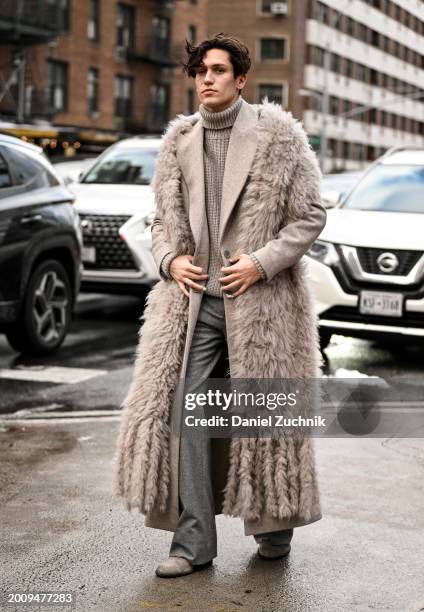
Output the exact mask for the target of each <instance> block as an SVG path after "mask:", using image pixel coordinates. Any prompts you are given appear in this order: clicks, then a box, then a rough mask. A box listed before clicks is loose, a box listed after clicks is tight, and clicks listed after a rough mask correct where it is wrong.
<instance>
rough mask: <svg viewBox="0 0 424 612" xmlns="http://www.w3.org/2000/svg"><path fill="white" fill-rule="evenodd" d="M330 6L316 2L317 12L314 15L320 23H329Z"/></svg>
mask: <svg viewBox="0 0 424 612" xmlns="http://www.w3.org/2000/svg"><path fill="white" fill-rule="evenodd" d="M329 10H330V9H329V8H328V6H326V5H325V4H323V3H322V2H316V3H315V14H314V17H315V19H316V20H317V21H319V22H320V23H327V22H328V20H329Z"/></svg>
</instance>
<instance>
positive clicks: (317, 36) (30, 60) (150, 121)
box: [0, 0, 424, 169]
mask: <svg viewBox="0 0 424 612" xmlns="http://www.w3.org/2000/svg"><path fill="white" fill-rule="evenodd" d="M19 7H21V8H23V13H22V15H21V17H20V28H19V31H17V29H16V23H17V21H16V15H17V11H18V10H19ZM40 7H41V9H44V12H43V11H41V9H40ZM40 11H41V12H40ZM219 31H224V32H231V33H233V34H236V35H238V36H239V37H240V38H242V39H243V40H244V41H245V42H246V43H247V44H248V46H249V48H250V49H251V53H252V59H253V67H252V71H251V73H250V74H249V79H248V83H247V86H246V88H245V90H244V96H245V98H246V99H247V100H248V101H249V102H258V101H260V100H261V99H262V98H263V97H264V96H268V98H269V99H271V100H274V101H276V102H278V103H281V104H282V105H283V106H284V107H285V108H287V109H289V110H291V111H292V112H293V114H294V115H295V116H296V117H298V118H300V119H302V120H303V121H304V125H305V128H306V130H307V132H308V133H309V135H310V137H311V141H312V142H313V143H314V146H316V148H319V147H320V142H322V140H323V135H325V139H324V141H325V142H327V143H328V153H329V158H330V159H331V163H330V164H329V168H326V169H330V167H332V168H335V169H343V168H356V167H360V166H362V165H364V164H365V163H367V162H369V161H371V160H373V159H375V157H377V156H378V155H379V154H380V153H381V152H382V151H383V150H385V149H386V148H387V147H389V146H392V145H421V146H422V145H424V2H423V1H422V0H368V1H365V0H283V1H280V2H273V1H271V0H231V2H229V0H173V1H171V0H124V1H122V2H121V1H118V0H2V2H1V3H0V41H1V43H3V44H0V119H2V120H6V119H8V118H10V119H14V118H16V117H17V116H18V117H19V118H20V119H21V122H22V120H26V121H30V122H34V121H36V120H37V119H38V120H39V119H44V120H47V121H49V122H51V123H53V124H54V125H56V126H57V125H60V126H62V127H63V129H66V127H67V126H69V127H71V128H73V129H75V130H79V132H78V134H77V137H78V138H81V140H84V138H85V139H87V140H89V139H90V135H91V137H92V138H93V139H98V140H101V139H102V138H103V140H104V141H105V142H106V141H107V137H108V135H110V137H111V138H116V133H117V132H118V131H119V132H124V133H139V132H147V131H150V132H161V131H162V129H163V127H164V125H165V124H166V122H167V121H168V119H169V118H171V117H173V116H175V115H176V114H177V113H181V112H183V113H189V112H192V111H193V110H195V109H196V106H197V100H196V96H195V90H194V83H193V81H191V80H190V79H188V78H187V77H185V76H184V75H183V74H182V72H181V68H180V66H179V65H178V62H179V60H180V59H181V58H182V52H183V43H184V40H185V39H186V38H188V39H190V40H200V39H202V38H204V37H206V36H207V35H208V34H212V33H216V32H219ZM37 33H38V34H37ZM25 45H30V46H28V47H27V51H26V53H25V54H22V48H23V46H25ZM20 54H21V55H20ZM22 58H24V62H23V63H22ZM25 58H26V61H25ZM20 61H21V65H23V66H24V69H23V70H20V69H17V68H16V66H17V65H19V62H20ZM13 62H15V73H16V74H15V77H16V78H15V80H13V79H10V76H11V71H12V68H13V65H14V63H13ZM19 83H20V87H19V86H18V84H19ZM5 84H6V85H8V86H7V87H5ZM18 91H20V92H21V95H18ZM323 111H324V112H323ZM326 148H327V147H326Z"/></svg>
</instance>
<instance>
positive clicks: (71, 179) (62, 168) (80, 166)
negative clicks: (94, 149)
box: [53, 157, 97, 185]
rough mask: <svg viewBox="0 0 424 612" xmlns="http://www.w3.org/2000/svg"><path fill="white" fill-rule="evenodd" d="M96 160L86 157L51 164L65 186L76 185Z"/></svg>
mask: <svg viewBox="0 0 424 612" xmlns="http://www.w3.org/2000/svg"><path fill="white" fill-rule="evenodd" d="M96 159H97V158H96V157H86V158H83V159H80V158H77V159H75V158H72V159H70V160H68V161H62V162H57V163H54V162H53V165H54V168H55V170H56V171H57V172H58V173H59V174H60V176H61V177H62V179H63V181H64V183H65V185H71V184H73V183H78V181H79V180H80V178H81V176H82V175H83V174H84V173H85V172H87V170H88V169H89V168H91V166H92V165H93V164H94V162H95V161H96Z"/></svg>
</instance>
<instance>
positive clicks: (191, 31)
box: [0, 0, 206, 140]
mask: <svg viewBox="0 0 424 612" xmlns="http://www.w3.org/2000/svg"><path fill="white" fill-rule="evenodd" d="M20 2H21V4H22V6H23V7H24V8H25V11H24V13H23V14H22V15H21V17H20V21H21V26H22V27H21V28H20V29H19V31H17V30H16V14H17V11H18V6H19V4H20ZM20 2H19V0H18V1H16V0H14V1H13V2H12V0H5V3H3V4H1V6H0V37H1V40H2V42H3V44H0V66H1V68H0V71H1V74H0V77H1V80H0V91H1V90H2V85H3V92H4V95H3V97H2V101H1V102H0V116H1V118H2V119H3V120H5V119H8V118H10V119H15V118H16V116H17V115H18V114H19V113H18V107H19V106H20V107H21V108H20V110H21V113H20V117H19V118H20V119H21V122H22V121H26V122H29V121H30V122H34V121H37V120H47V121H49V122H53V123H54V125H60V126H62V127H66V126H70V127H73V128H78V129H80V130H82V131H83V137H84V135H85V136H86V137H88V135H89V134H90V133H92V134H93V135H94V134H96V135H97V137H98V138H99V139H100V140H101V135H102V134H106V132H111V133H114V132H116V131H120V132H125V133H140V132H161V131H162V129H163V127H164V125H165V124H166V122H167V121H168V119H169V117H170V116H173V115H175V114H176V113H177V112H184V111H187V110H188V109H189V108H191V107H193V103H194V98H193V88H192V83H189V82H188V79H187V78H186V77H185V76H183V75H182V74H181V67H180V66H179V65H178V62H179V60H180V59H181V58H182V50H183V43H184V40H185V38H186V37H189V38H191V39H193V40H194V39H196V37H198V36H204V35H205V31H206V3H205V1H204V0H175V1H174V2H170V1H166V0H125V2H118V1H117V0H36V1H31V0H25V1H23V0H20ZM40 6H42V7H43V8H44V11H43V12H42V13H39V12H38V9H39V7H40ZM52 7H54V8H55V9H57V10H56V12H55V11H54V10H53V8H52ZM36 9H37V10H36ZM53 24H54V27H53ZM30 32H32V34H33V37H32V38H31V36H30ZM34 33H36V34H37V35H36V36H34ZM25 48H26V50H25V51H24V49H25ZM22 58H23V62H22V63H23V68H22V71H21V69H18V70H16V64H17V62H18V63H19V61H20V60H22ZM14 66H15V78H14V79H13V78H12V80H11V82H10V83H9V87H8V89H7V90H5V89H4V85H5V84H6V83H7V82H8V80H9V79H10V77H11V75H12V70H13V67H14ZM21 72H23V73H24V74H23V75H22V74H21ZM21 78H23V79H24V86H23V87H18V83H19V81H20V79H21ZM21 85H22V83H21ZM19 91H20V92H21V93H20V94H19ZM19 98H21V99H22V98H23V100H21V101H19Z"/></svg>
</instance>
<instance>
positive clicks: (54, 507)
mask: <svg viewBox="0 0 424 612" xmlns="http://www.w3.org/2000/svg"><path fill="white" fill-rule="evenodd" d="M141 312H142V304H141V303H140V301H139V300H131V299H128V300H127V299H126V298H122V297H119V298H108V299H107V300H104V299H103V298H98V297H92V298H88V299H87V298H85V299H84V300H82V301H81V303H80V305H79V307H78V315H77V317H76V319H75V321H74V323H73V328H72V333H71V334H70V336H69V337H68V339H67V341H66V344H65V346H64V347H63V348H62V349H61V350H60V351H59V352H58V353H57V354H55V355H54V356H51V357H50V358H49V359H48V360H42V361H41V360H39V361H38V362H37V361H36V360H25V359H22V358H18V359H17V358H16V357H15V355H14V353H13V352H12V351H10V349H8V347H7V345H6V343H5V342H4V340H3V339H0V374H1V371H2V370H3V371H6V377H4V378H0V389H1V400H0V406H1V412H2V413H3V416H0V524H1V541H2V543H1V547H0V555H1V556H0V590H8V591H16V590H18V591H21V592H22V591H23V590H26V591H43V590H46V589H49V590H50V591H52V590H59V591H67V590H69V591H72V592H73V593H74V594H75V596H76V606H75V608H74V609H76V610H77V611H78V612H91V611H92V610H93V611H94V610H95V611H99V612H119V611H122V612H132V611H136V610H163V611H174V610H195V611H199V612H203V611H205V612H206V611H210V610H211V611H212V610H214V611H222V612H229V611H231V612H233V611H237V610H246V611H249V612H250V611H255V612H256V611H258V612H262V611H263V612H273V611H283V612H309V611H311V612H315V611H319V612H321V611H323V612H324V611H325V612H327V611H328V612H333V611H334V612H336V611H337V612H341V611H351V610H354V611H356V610H358V611H361V612H362V611H367V610H387V611H393V612H395V611H396V612H400V611H402V612H418V611H419V610H424V580H423V567H424V552H423V551H424V512H423V508H424V488H423V481H424V478H423V477H424V442H423V440H422V439H415V438H408V439H402V438H385V439H384V438H383V439H382V438H379V439H364V438H360V437H356V438H349V439H347V438H344V439H329V438H321V439H316V440H315V443H316V449H317V461H318V474H319V484H320V490H321V501H322V509H323V519H322V520H320V521H318V522H317V523H314V524H312V525H309V526H305V527H301V528H298V529H296V530H295V535H294V538H293V546H292V551H291V553H290V556H289V557H288V558H287V559H285V560H282V561H276V562H269V561H263V560H261V559H259V558H258V557H257V555H256V544H255V542H254V540H253V538H252V537H246V536H244V533H243V524H242V522H241V521H240V520H238V519H230V518H226V517H223V516H219V517H217V526H218V557H217V559H215V561H214V565H213V567H212V568H209V569H207V570H205V571H203V572H200V573H196V574H194V575H192V576H186V577H184V578H180V579H177V580H163V579H160V578H157V577H156V576H155V575H154V568H155V566H156V564H157V563H158V562H159V561H160V560H163V559H164V558H165V557H166V556H167V553H168V547H169V544H170V540H171V534H170V533H168V532H165V531H159V530H154V529H147V528H145V527H144V525H143V517H142V515H140V514H138V513H137V512H133V513H128V512H127V511H126V510H125V508H124V506H123V504H122V501H121V500H120V499H118V498H116V497H115V496H114V494H113V455H114V450H115V443H116V437H117V434H118V429H119V419H120V415H119V410H118V409H119V405H120V403H121V401H122V399H123V397H124V396H125V393H126V391H127V388H128V386H129V383H130V380H131V374H132V361H133V358H134V351H135V344H136V337H137V330H138V318H139V317H140V315H141ZM327 355H328V357H329V368H330V371H333V372H337V370H339V369H340V368H346V369H348V370H351V371H352V370H358V371H360V372H367V373H368V374H375V375H380V376H394V375H396V376H400V377H402V376H407V377H408V378H414V377H416V378H419V377H420V376H421V371H422V349H420V348H413V347H411V348H409V347H403V349H402V350H400V351H394V350H387V349H386V348H382V347H380V348H379V347H377V346H373V345H371V344H370V343H367V342H361V341H352V340H345V339H340V338H335V340H334V342H333V343H332V345H331V347H330V348H329V349H328V351H327ZM54 368H56V369H54ZM57 368H64V370H57ZM16 369H18V370H20V375H22V376H27V372H29V373H30V374H29V375H28V376H29V378H30V380H16V379H9V378H7V375H8V374H7V372H8V371H9V370H16ZM81 370H83V371H84V372H85V371H87V372H88V373H87V374H85V373H84V372H81ZM31 372H32V373H33V378H34V380H31ZM40 372H42V377H43V380H40ZM9 375H10V374H9ZM37 376H38V378H37ZM84 376H85V378H84ZM49 377H50V379H49ZM63 377H64V378H63ZM81 377H82V378H81ZM46 378H47V380H46ZM52 380H55V381H56V382H52ZM2 609H5V610H13V609H16V610H25V609H30V610H48V609H52V608H48V607H46V606H44V607H41V606H38V607H37V606H34V605H32V606H31V607H28V606H25V607H24V606H19V607H13V606H11V607H10V606H4V607H3V608H2ZM54 609H56V608H54ZM61 609H65V610H66V609H70V608H67V607H62V608H61Z"/></svg>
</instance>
